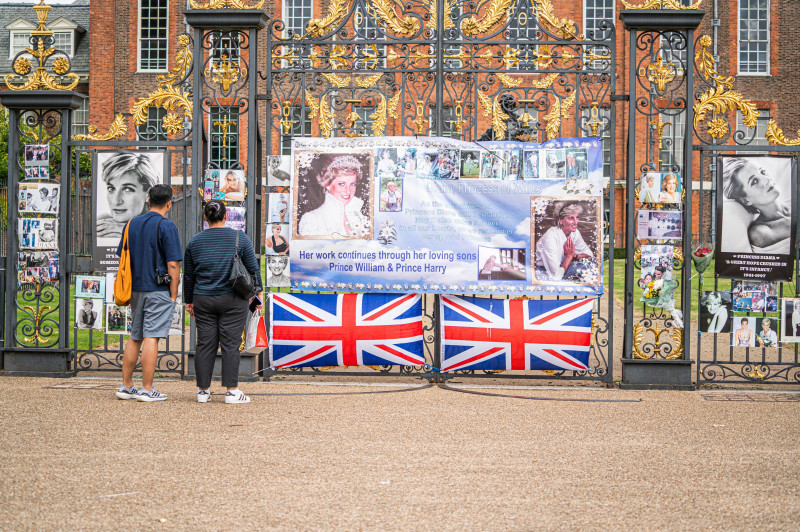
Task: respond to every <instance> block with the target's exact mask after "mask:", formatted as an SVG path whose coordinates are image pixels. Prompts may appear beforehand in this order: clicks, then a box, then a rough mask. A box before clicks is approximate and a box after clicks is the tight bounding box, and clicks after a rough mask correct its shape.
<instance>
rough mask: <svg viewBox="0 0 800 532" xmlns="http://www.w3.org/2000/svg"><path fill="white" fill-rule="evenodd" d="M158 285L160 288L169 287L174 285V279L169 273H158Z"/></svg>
mask: <svg viewBox="0 0 800 532" xmlns="http://www.w3.org/2000/svg"><path fill="white" fill-rule="evenodd" d="M156 284H157V285H159V286H168V285H170V284H172V277H171V276H170V274H168V273H158V272H156Z"/></svg>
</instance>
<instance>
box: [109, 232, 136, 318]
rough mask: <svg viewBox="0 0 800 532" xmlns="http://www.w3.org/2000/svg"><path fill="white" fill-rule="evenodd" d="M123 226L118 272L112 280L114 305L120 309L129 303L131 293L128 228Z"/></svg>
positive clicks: (131, 273) (131, 275)
mask: <svg viewBox="0 0 800 532" xmlns="http://www.w3.org/2000/svg"><path fill="white" fill-rule="evenodd" d="M130 225H131V224H130V222H128V225H126V226H125V235H124V236H123V237H122V254H121V255H120V257H119V270H117V278H116V279H114V303H116V304H117V305H118V306H120V307H124V306H126V305H127V304H128V303H130V301H131V292H132V291H133V272H132V271H131V252H130V250H129V249H128V227H130Z"/></svg>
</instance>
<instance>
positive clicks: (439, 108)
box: [435, 0, 445, 136]
mask: <svg viewBox="0 0 800 532" xmlns="http://www.w3.org/2000/svg"><path fill="white" fill-rule="evenodd" d="M444 16H445V12H444V0H436V20H437V24H436V54H435V55H436V135H437V136H442V134H443V132H444V130H443V128H442V120H444Z"/></svg>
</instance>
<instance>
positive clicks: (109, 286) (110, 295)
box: [106, 273, 117, 305]
mask: <svg viewBox="0 0 800 532" xmlns="http://www.w3.org/2000/svg"><path fill="white" fill-rule="evenodd" d="M116 280H117V274H116V273H107V274H106V303H108V304H110V305H113V304H114V281H116Z"/></svg>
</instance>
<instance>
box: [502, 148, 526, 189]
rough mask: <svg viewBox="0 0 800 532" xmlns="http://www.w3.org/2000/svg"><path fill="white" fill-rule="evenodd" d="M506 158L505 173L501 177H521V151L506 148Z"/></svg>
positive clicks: (513, 178) (512, 178)
mask: <svg viewBox="0 0 800 532" xmlns="http://www.w3.org/2000/svg"><path fill="white" fill-rule="evenodd" d="M505 159H506V173H505V176H504V177H503V179H507V180H512V181H513V180H517V179H521V177H520V174H521V173H522V151H521V150H507V151H506V152H505Z"/></svg>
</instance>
